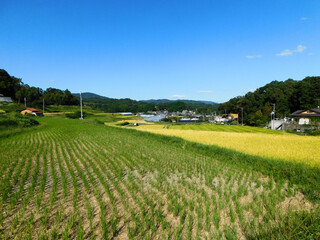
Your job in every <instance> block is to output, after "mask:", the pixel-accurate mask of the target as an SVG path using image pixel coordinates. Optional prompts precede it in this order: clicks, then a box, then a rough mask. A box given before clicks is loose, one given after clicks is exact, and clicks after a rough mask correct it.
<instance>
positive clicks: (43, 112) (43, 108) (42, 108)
mask: <svg viewBox="0 0 320 240" xmlns="http://www.w3.org/2000/svg"><path fill="white" fill-rule="evenodd" d="M42 112H43V114H44V98H43V99H42Z"/></svg>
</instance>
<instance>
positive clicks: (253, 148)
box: [136, 124, 320, 167]
mask: <svg viewBox="0 0 320 240" xmlns="http://www.w3.org/2000/svg"><path fill="white" fill-rule="evenodd" d="M136 129H138V130H142V131H148V132H152V133H157V134H164V135H168V136H176V137H181V138H183V139H186V140H189V141H193V142H197V143H202V144H207V145H216V146H220V147H224V148H228V149H234V150H237V151H240V152H243V153H247V154H252V155H255V156H263V157H268V158H274V159H283V160H285V161H294V162H299V163H304V164H308V165H310V166H315V167H317V166H318V167H320V154H319V149H320V137H313V136H298V135H293V134H288V133H283V132H278V131H271V130H267V129H262V128H254V127H246V126H243V127H242V126H223V125H220V126H219V125H173V126H170V127H169V129H165V128H164V127H163V125H156V124H155V125H141V126H139V127H137V128H136Z"/></svg>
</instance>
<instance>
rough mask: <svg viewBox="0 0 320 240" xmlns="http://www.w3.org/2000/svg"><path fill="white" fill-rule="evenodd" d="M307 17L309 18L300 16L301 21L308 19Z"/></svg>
mask: <svg viewBox="0 0 320 240" xmlns="http://www.w3.org/2000/svg"><path fill="white" fill-rule="evenodd" d="M307 19H308V18H306V17H302V18H300V20H301V21H305V20H307Z"/></svg>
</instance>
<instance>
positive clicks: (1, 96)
mask: <svg viewBox="0 0 320 240" xmlns="http://www.w3.org/2000/svg"><path fill="white" fill-rule="evenodd" d="M0 102H12V99H11V97H5V96H4V95H3V94H0Z"/></svg>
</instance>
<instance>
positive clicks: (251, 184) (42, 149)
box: [0, 119, 317, 239]
mask: <svg viewBox="0 0 320 240" xmlns="http://www.w3.org/2000/svg"><path fill="white" fill-rule="evenodd" d="M43 121H46V122H47V124H48V126H46V127H44V128H41V129H39V130H38V131H37V132H32V133H23V134H20V135H15V136H12V137H9V138H7V139H4V140H1V143H0V146H1V147H2V146H3V147H4V148H3V149H1V150H0V154H1V165H0V173H1V177H0V178H1V182H0V193H1V196H0V239H22V238H23V239H28V238H49V239H60V238H71V239H75V238H78V239H88V238H92V239H96V238H97V239H101V238H102V239H128V238H129V239H140V238H142V237H143V238H148V239H168V238H175V239H194V238H200V239H205V238H208V239H211V238H217V239H218V238H222V239H223V238H227V239H230V238H231V237H234V238H237V239H248V238H254V237H255V236H266V235H263V234H265V233H267V232H272V229H273V228H274V227H275V226H276V225H277V224H279V223H281V221H283V219H285V217H286V216H287V215H288V214H289V215H290V214H291V215H292V216H293V217H294V216H295V214H296V213H300V212H305V213H307V214H308V213H310V212H311V211H312V209H314V208H316V207H317V206H315V203H311V202H309V201H308V200H307V199H306V198H305V197H304V196H303V194H302V193H301V192H299V191H298V190H297V188H296V187H295V186H292V185H290V184H288V182H286V181H275V180H274V179H273V178H272V177H268V176H263V175H262V174H261V173H258V172H252V171H249V170H246V169H238V168H236V167H235V166H231V165H230V166H229V165H228V164H226V163H223V162H219V161H217V160H215V159H213V158H211V157H207V156H203V155H201V154H197V153H195V152H190V151H185V150H183V149H182V148H178V147H175V146H170V145H169V144H164V143H159V142H157V141H156V140H154V139H152V138H150V139H145V138H143V137H137V136H134V135H131V134H130V133H128V134H127V133H124V132H123V131H122V132H119V131H118V130H115V129H113V128H107V127H104V126H100V125H92V124H87V123H82V122H80V123H79V121H70V120H63V119H44V120H43ZM273 234H274V238H282V237H283V235H282V234H283V233H282V232H278V233H274V232H273ZM292 234H294V233H292ZM292 236H293V235H292Z"/></svg>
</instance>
